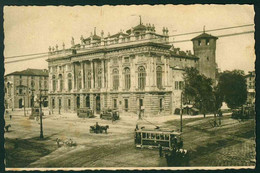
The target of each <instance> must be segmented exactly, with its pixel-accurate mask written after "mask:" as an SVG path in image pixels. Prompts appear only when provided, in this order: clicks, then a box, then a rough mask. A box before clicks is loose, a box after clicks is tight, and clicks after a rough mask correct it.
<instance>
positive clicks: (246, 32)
mask: <svg viewBox="0 0 260 173" xmlns="http://www.w3.org/2000/svg"><path fill="white" fill-rule="evenodd" d="M254 32H255V31H245V32H239V33H233V34H225V35H219V36H216V37H219V38H220V37H230V36H236V35H243V34H251V33H254ZM189 41H191V40H190V39H188V40H179V41H171V42H167V43H168V44H170V43H182V42H189ZM118 44H122V43H118ZM89 49H91V48H89ZM44 57H48V55H43V56H39V57H31V58H25V59H21V60H16V61H7V62H5V64H8V63H16V62H21V61H28V60H33V59H39V58H44Z"/></svg>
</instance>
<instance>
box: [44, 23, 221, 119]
mask: <svg viewBox="0 0 260 173" xmlns="http://www.w3.org/2000/svg"><path fill="white" fill-rule="evenodd" d="M205 35H207V37H205ZM198 42H199V44H200V45H197V44H198ZM71 44H72V47H71V48H69V49H65V45H64V44H63V49H62V50H58V46H57V45H56V49H55V48H54V47H52V48H51V47H49V58H48V60H47V61H48V66H49V76H50V78H49V84H50V85H49V101H50V108H51V109H58V108H59V107H60V108H61V110H62V111H72V112H73V111H75V110H76V109H77V108H80V107H90V108H92V109H93V110H94V111H95V112H97V113H98V112H99V111H100V110H102V109H103V108H117V109H119V110H120V111H129V112H138V111H139V110H140V108H141V107H142V106H143V107H144V109H145V112H146V113H148V114H150V115H152V114H158V113H173V112H174V111H175V109H176V108H180V95H181V90H182V87H183V78H182V75H183V72H184V68H185V67H196V68H198V67H200V66H201V65H199V64H200V63H201V64H204V65H206V66H207V68H204V67H203V66H201V68H202V69H203V73H205V75H207V76H210V77H212V78H213V79H215V69H216V64H215V50H214V48H216V37H213V36H210V35H208V34H206V33H204V34H203V35H201V36H199V37H196V38H194V39H193V44H195V45H194V50H195V53H196V55H198V56H200V55H201V56H202V58H201V59H200V57H198V56H195V55H192V53H191V51H185V52H184V51H181V50H180V49H179V48H174V47H173V46H171V45H169V35H168V29H167V28H163V34H158V33H156V32H155V27H154V26H153V25H152V26H151V25H150V24H149V25H143V24H142V23H141V21H140V24H139V25H137V26H136V27H133V28H131V29H129V30H127V31H126V33H123V32H121V31H120V32H119V33H117V34H115V35H111V36H110V34H108V36H107V37H104V32H103V31H102V32H101V36H98V35H97V34H96V30H94V34H92V33H91V35H90V37H88V38H84V37H83V36H81V44H75V43H74V38H72V41H71ZM204 55H205V56H206V57H204ZM207 57H209V58H207ZM205 58H206V60H205ZM208 59H209V60H208ZM209 66H212V69H214V71H213V70H211V69H210V68H209ZM208 68H209V69H208ZM211 73H212V74H211Z"/></svg>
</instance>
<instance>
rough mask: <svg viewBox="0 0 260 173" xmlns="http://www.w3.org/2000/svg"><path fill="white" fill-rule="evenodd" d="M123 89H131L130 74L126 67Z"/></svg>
mask: <svg viewBox="0 0 260 173" xmlns="http://www.w3.org/2000/svg"><path fill="white" fill-rule="evenodd" d="M124 72H125V89H127V90H129V89H130V87H131V74H130V69H129V68H128V67H126V68H125V70H124Z"/></svg>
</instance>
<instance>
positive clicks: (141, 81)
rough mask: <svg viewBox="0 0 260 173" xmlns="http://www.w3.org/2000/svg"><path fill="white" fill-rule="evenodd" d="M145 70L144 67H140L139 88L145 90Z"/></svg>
mask: <svg viewBox="0 0 260 173" xmlns="http://www.w3.org/2000/svg"><path fill="white" fill-rule="evenodd" d="M145 78H146V73H145V68H144V67H143V66H140V67H138V88H139V89H144V88H145Z"/></svg>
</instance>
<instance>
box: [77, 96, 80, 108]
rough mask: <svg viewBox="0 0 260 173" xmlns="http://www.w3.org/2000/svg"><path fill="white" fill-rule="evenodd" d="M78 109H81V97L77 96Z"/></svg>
mask: <svg viewBox="0 0 260 173" xmlns="http://www.w3.org/2000/svg"><path fill="white" fill-rule="evenodd" d="M76 104H77V108H79V107H80V97H79V96H77V103H76Z"/></svg>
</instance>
